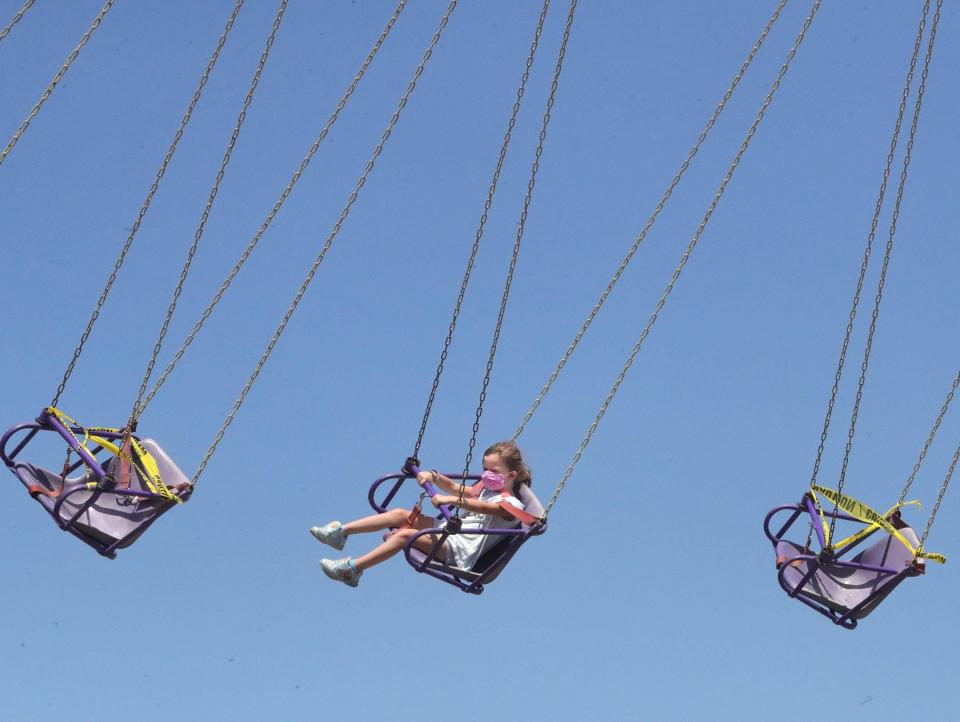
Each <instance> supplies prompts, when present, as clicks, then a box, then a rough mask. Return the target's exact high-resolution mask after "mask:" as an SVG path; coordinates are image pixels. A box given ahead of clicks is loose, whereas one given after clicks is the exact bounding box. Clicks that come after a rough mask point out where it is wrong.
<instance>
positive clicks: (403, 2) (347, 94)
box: [136, 0, 408, 416]
mask: <svg viewBox="0 0 960 722" xmlns="http://www.w3.org/2000/svg"><path fill="white" fill-rule="evenodd" d="M407 2H408V0H400V3H399V4H398V5H397V7H396V9H395V10H394V11H393V15H392V16H391V17H390V20H389V21H388V22H387V25H386V27H384V29H383V31H382V32H381V33H380V36H379V37H378V38H377V41H376V42H375V43H374V45H373V48H372V49H371V50H370V52H369V53H368V54H367V56H366V58H364V60H363V63H361V65H360V69H359V70H358V71H357V74H356V75H355V76H354V77H353V80H352V81H351V82H350V84H349V85H348V86H347V89H346V91H344V93H343V95H342V96H341V97H340V100H339V101H338V102H337V105H336V108H335V109H334V111H333V113H332V114H331V115H330V117H329V118H328V119H327V122H326V124H325V125H324V126H323V129H322V130H321V131H320V134H319V135H318V136H317V138H316V139H315V140H314V142H313V145H312V146H311V147H310V150H309V151H308V152H307V154H306V156H304V158H303V160H302V161H300V165H299V166H298V167H297V169H296V171H294V173H293V175H292V176H291V177H290V180H289V182H288V183H287V185H286V187H284V189H283V191H282V192H281V193H280V196H279V198H278V199H277V201H276V203H274V204H273V208H272V209H271V210H270V212H269V213H268V214H267V217H266V218H265V219H264V221H263V223H262V224H261V225H260V228H258V229H257V232H256V233H255V234H254V236H253V239H252V240H251V241H250V243H249V244H248V245H247V247H246V249H244V251H243V253H242V254H241V255H240V258H239V259H238V260H237V262H236V263H235V264H234V266H233V268H232V269H231V270H230V273H229V274H227V277H226V279H225V280H224V281H223V283H222V284H221V285H220V288H219V289H218V290H217V292H216V294H214V296H213V299H212V300H211V301H210V303H209V304H207V307H206V308H205V309H204V311H203V313H202V314H201V315H200V318H199V319H198V320H197V322H196V323H195V324H194V326H193V328H192V329H191V331H190V333H189V334H188V335H187V337H186V338H185V339H184V341H183V343H181V344H180V347H179V348H178V349H177V352H176V353H175V354H174V356H173V358H172V359H171V361H170V363H168V364H167V366H166V368H164V370H163V373H162V374H160V376H159V377H158V378H157V380H156V382H155V383H154V385H153V388H151V389H150V392H149V393H148V394H147V395H146V397H145V398H144V400H143V403H141V404H140V407H139V408H138V409H137V412H136V414H137V415H138V416H139V415H140V414H142V413H143V412H144V410H145V409H146V408H147V406H149V405H150V402H151V401H153V398H154V397H155V396H156V395H157V392H158V391H159V390H160V387H161V386H163V384H164V382H166V380H167V377H169V376H170V374H171V373H172V372H173V369H174V368H175V367H176V365H177V363H178V362H179V361H180V359H181V358H183V355H184V354H185V353H186V351H187V348H188V347H189V346H190V344H192V343H193V341H194V339H195V338H196V336H197V334H198V333H199V332H200V329H201V328H203V325H204V324H205V323H206V322H207V319H208V318H210V316H211V315H212V314H213V311H214V308H215V307H216V305H217V304H218V303H219V302H220V299H222V298H223V296H224V294H225V293H226V292H227V289H228V288H229V287H230V284H231V283H233V279H234V278H235V277H236V275H237V274H238V273H239V272H240V269H241V268H242V267H243V264H244V263H245V262H246V260H247V258H248V257H249V256H250V254H251V253H253V249H254V248H256V246H257V243H259V241H260V238H261V237H262V236H263V234H264V233H266V231H267V229H268V228H269V227H270V224H271V223H273V219H274V218H275V217H276V216H277V214H278V213H279V212H280V208H281V207H282V206H283V204H284V202H286V200H287V196H289V195H290V193H291V192H292V191H293V188H294V186H296V185H297V182H298V181H299V180H300V177H301V176H302V175H303V173H304V171H305V170H306V169H307V166H308V165H309V164H310V161H311V160H312V159H313V156H314V155H315V154H316V153H317V150H318V149H319V148H320V144H321V143H323V141H324V139H325V138H326V137H327V134H328V133H329V132H330V129H331V128H332V127H333V125H334V123H336V122H337V119H338V118H339V117H340V113H341V112H342V111H343V109H344V108H345V107H346V105H347V101H349V100H350V98H351V96H352V95H353V92H354V90H356V88H357V86H358V85H359V84H360V80H361V79H362V78H363V76H364V75H365V74H366V72H367V68H368V67H369V66H370V64H371V63H372V62H373V59H374V57H376V55H377V52H378V51H379V50H380V47H381V46H382V45H383V43H384V41H385V40H386V39H387V36H388V35H389V34H390V31H391V29H393V26H394V24H395V23H396V22H397V19H398V18H399V17H400V13H401V12H402V11H403V9H404V8H405V7H406V6H407Z"/></svg>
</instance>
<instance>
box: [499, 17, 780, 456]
mask: <svg viewBox="0 0 960 722" xmlns="http://www.w3.org/2000/svg"><path fill="white" fill-rule="evenodd" d="M787 1H788V0H781V2H780V3H779V4H778V5H777V7H776V9H775V10H774V11H773V16H772V17H771V18H770V20H769V21H768V22H767V24H766V27H764V29H763V32H762V33H760V37H759V38H757V41H756V43H754V45H753V48H751V50H750V53H749V54H748V55H747V58H746V60H744V61H743V64H742V65H741V66H740V69H739V70H738V71H737V74H736V76H735V77H734V78H733V81H732V82H731V83H730V85H729V87H728V88H727V90H726V92H725V93H724V94H723V98H722V99H721V100H720V103H719V104H718V105H717V107H716V109H715V110H714V111H713V115H712V116H710V120H708V121H707V124H706V126H704V128H703V130H702V131H701V132H700V135H699V136H698V137H697V140H696V142H695V143H694V144H693V147H692V148H690V150H689V151H688V152H687V157H686V158H685V159H684V161H683V163H681V164H680V168H679V169H678V170H677V172H676V174H675V175H674V176H673V180H671V181H670V184H669V185H668V186H667V189H666V190H665V191H664V193H663V195H662V196H661V197H660V201H659V202H658V203H657V205H656V207H655V208H654V209H653V213H651V214H650V217H649V218H648V219H647V222H646V225H644V227H643V230H641V231H640V235H638V236H637V239H636V241H634V243H633V245H632V246H631V247H630V250H629V251H627V255H626V256H624V258H623V260H622V261H621V262H620V266H619V267H618V268H617V271H616V273H614V274H613V278H611V279H610V282H609V283H608V284H607V287H606V288H605V289H604V290H603V293H601V294H600V298H599V300H598V301H597V303H596V304H595V305H594V307H593V309H592V310H591V311H590V314H589V315H588V316H587V318H586V320H585V321H584V322H583V324H582V325H581V326H580V330H579V331H577V333H576V335H575V336H574V337H573V341H571V342H570V345H569V346H568V347H567V350H566V351H565V352H564V354H563V356H562V357H561V358H560V362H559V363H558V364H557V367H556V368H555V369H554V370H553V373H551V374H550V378H548V379H547V382H546V383H545V384H544V385H543V388H541V389H540V393H539V394H537V398H536V399H534V401H533V404H532V405H531V406H530V409H529V410H528V411H527V413H526V414H525V415H524V417H523V419H522V420H521V421H520V425H519V426H517V430H516V431H514V432H513V440H514V441H516V440H517V439H519V438H520V435H521V434H522V433H523V432H524V430H525V429H526V428H527V424H528V423H529V422H530V419H531V418H533V414H534V413H535V412H536V410H537V409H538V408H539V407H540V404H541V403H542V402H543V399H544V397H546V395H547V393H548V392H549V391H550V389H551V388H552V387H553V383H554V382H555V381H556V380H557V377H558V376H559V375H560V372H561V371H562V370H563V367H564V366H566V365H567V361H569V360H570V357H571V356H572V355H573V352H574V350H575V349H576V348H577V346H578V345H579V343H580V340H581V339H582V338H583V336H584V334H586V332H587V329H588V328H590V324H592V323H593V320H594V318H596V316H597V314H598V313H599V312H600V308H601V307H602V306H603V304H604V303H605V302H606V300H607V297H608V296H609V295H610V292H611V291H613V287H614V286H616V285H617V282H618V281H619V280H620V276H622V275H623V272H624V271H625V270H626V269H627V266H628V265H630V261H631V260H633V257H634V255H635V254H636V252H637V249H639V248H640V244H641V243H642V242H643V240H644V239H645V238H646V237H647V233H648V232H649V231H650V229H651V228H652V227H653V224H654V223H655V222H656V220H657V218H658V217H659V215H660V212H661V211H662V210H663V208H664V206H666V204H667V201H668V200H669V199H670V196H671V195H673V191H674V189H675V188H676V187H677V184H679V183H680V179H681V178H682V177H683V174H684V173H685V172H686V170H687V168H688V167H689V166H690V163H691V162H692V161H693V158H694V156H695V155H696V154H697V152H698V151H699V150H700V146H701V145H703V142H704V141H705V140H706V139H707V135H708V134H709V133H710V130H711V129H712V128H713V126H714V124H715V123H716V122H717V118H719V117H720V113H722V112H723V109H724V108H725V107H726V105H727V101H728V100H730V96H732V95H733V91H734V90H735V89H736V87H737V86H738V85H739V84H740V80H741V79H742V78H743V76H744V74H745V73H746V72H747V68H749V67H750V64H751V63H752V62H753V58H754V56H755V55H756V54H757V52H758V51H759V50H760V46H761V45H763V42H764V40H766V38H767V35H768V34H769V33H770V30H771V29H772V28H773V25H774V23H776V21H777V18H779V17H780V13H781V12H782V11H783V8H784V6H786V4H787Z"/></svg>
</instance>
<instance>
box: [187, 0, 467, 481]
mask: <svg viewBox="0 0 960 722" xmlns="http://www.w3.org/2000/svg"><path fill="white" fill-rule="evenodd" d="M457 2H458V0H450V4H449V5H448V6H447V9H446V12H445V13H444V14H443V17H442V18H441V20H440V25H439V27H438V28H437V31H436V32H435V33H434V34H433V37H432V38H431V40H430V44H429V45H428V46H427V49H426V51H425V52H424V54H423V58H422V59H421V60H420V64H419V65H418V66H417V69H416V71H415V72H414V74H413V77H412V78H411V79H410V82H409V83H408V84H407V89H406V91H405V92H404V94H403V97H402V98H400V102H399V103H398V104H397V108H396V110H395V111H394V112H393V115H392V116H391V117H390V122H389V123H388V124H387V127H386V130H384V131H383V135H382V136H381V137H380V142H379V143H377V146H376V148H374V150H373V154H372V155H371V156H370V160H368V161H367V164H366V166H365V167H364V170H363V173H362V174H361V175H360V178H359V180H358V181H357V184H356V186H355V187H354V189H353V191H352V192H351V193H350V196H349V197H348V198H347V203H346V205H345V206H344V207H343V210H342V211H341V212H340V217H339V218H338V219H337V222H336V223H335V224H334V225H333V229H332V230H331V231H330V235H329V236H327V240H326V241H325V242H324V244H323V247H322V248H321V249H320V253H319V255H318V256H317V258H316V260H314V262H313V265H312V266H311V267H310V270H309V272H308V273H307V275H306V278H304V280H303V283H302V284H301V285H300V288H299V289H298V290H297V294H296V296H294V298H293V302H292V303H291V304H290V307H289V308H288V309H287V312H286V313H285V314H284V316H283V319H282V320H281V321H280V325H279V326H277V329H276V331H274V333H273V337H272V338H271V339H270V342H269V343H268V344H267V348H266V349H265V350H264V352H263V354H262V355H261V356H260V360H259V361H258V362H257V365H256V367H255V368H254V370H253V373H252V374H251V375H250V378H249V379H248V380H247V383H246V384H245V385H244V387H243V390H242V391H241V392H240V396H239V398H237V400H236V401H235V402H234V404H233V408H232V409H231V410H230V413H229V414H228V415H227V418H226V420H225V421H224V422H223V426H221V427H220V431H218V432H217V435H216V437H215V438H214V440H213V443H212V444H211V445H210V448H209V449H208V450H207V453H206V454H205V455H204V457H203V459H202V460H201V461H200V465H199V466H198V467H197V471H196V473H195V474H194V475H193V479H192V482H193V484H196V483H197V481H198V480H199V479H200V475H201V474H202V473H203V470H204V469H205V468H206V466H207V463H209V461H210V457H212V456H213V453H214V452H215V451H216V449H217V445H218V444H219V443H220V440H221V439H222V438H223V435H224V434H225V433H226V431H227V428H228V427H229V426H230V424H231V423H233V418H234V416H236V413H237V411H238V410H239V409H240V406H241V405H242V404H243V402H244V400H245V399H246V397H247V394H248V393H249V392H250V388H251V387H252V386H253V383H254V381H256V379H257V376H259V375H260V371H261V370H262V369H263V367H264V364H266V362H267V359H268V358H269V357H270V354H271V352H272V351H273V348H274V346H276V344H277V341H278V340H279V339H280V335H281V334H282V333H283V330H284V329H285V328H286V326H287V323H288V322H289V321H290V318H291V316H293V313H294V311H296V309H297V306H298V305H299V304H300V300H301V299H302V298H303V295H304V293H306V291H307V288H308V287H309V286H310V282H311V281H312V280H313V277H314V275H315V274H316V272H317V269H318V268H319V267H320V264H321V263H323V259H324V258H325V257H326V255H327V251H328V250H329V249H330V246H332V245H333V241H334V239H335V238H336V237H337V234H338V233H339V232H340V228H341V227H342V226H343V223H344V221H345V220H346V219H347V216H348V215H349V214H350V209H351V208H352V207H353V204H354V202H355V201H356V200H357V197H358V196H359V195H360V190H361V189H362V188H363V186H364V184H365V183H366V182H367V177H368V176H369V175H370V173H371V171H372V170H373V168H374V166H375V165H376V162H377V158H378V157H379V156H380V153H381V152H382V151H383V148H384V146H385V145H386V143H387V140H389V138H390V135H391V133H393V129H394V126H396V124H397V121H398V120H400V114H401V113H402V112H403V109H404V107H406V105H407V101H408V100H409V99H410V96H411V95H412V94H413V91H414V89H415V88H416V87H417V81H418V80H419V79H420V76H421V75H422V74H423V71H424V68H426V65H427V63H428V62H429V60H430V57H431V56H432V55H433V50H434V48H435V47H436V45H437V43H438V42H439V41H440V36H441V34H442V33H443V31H444V28H446V27H447V22H448V21H449V19H450V15H451V14H452V13H453V11H454V9H455V8H456V7H457Z"/></svg>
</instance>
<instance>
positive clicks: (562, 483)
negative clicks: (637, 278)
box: [543, 0, 823, 519]
mask: <svg viewBox="0 0 960 722" xmlns="http://www.w3.org/2000/svg"><path fill="white" fill-rule="evenodd" d="M822 1H823V0H814V3H813V5H812V7H811V8H810V13H809V14H808V15H807V18H806V20H805V21H804V23H803V27H802V28H801V30H800V33H799V35H797V38H796V40H795V41H794V43H793V47H792V48H791V49H790V52H789V53H788V54H787V58H786V60H785V61H784V63H783V66H782V67H781V68H780V71H779V72H778V73H777V77H776V79H775V80H774V81H773V84H772V85H771V86H770V90H769V91H768V92H767V95H766V97H765V98H764V99H763V103H762V104H761V105H760V110H759V111H757V115H756V117H755V118H754V120H753V124H752V125H751V126H750V129H749V130H748V131H747V135H746V137H745V138H744V139H743V142H742V143H741V144H740V148H739V149H738V150H737V154H736V156H735V157H734V159H733V162H732V163H731V164H730V167H729V168H728V169H727V172H726V174H725V175H724V177H723V180H722V181H721V182H720V186H719V187H718V188H717V192H716V193H715V194H714V196H713V200H712V201H711V202H710V206H709V208H707V212H706V213H705V214H704V216H703V218H702V220H701V221H700V225H699V226H697V230H696V232H695V233H694V235H693V239H692V240H691V241H690V244H689V245H688V246H687V249H686V250H685V251H684V253H683V255H682V256H681V257H680V263H679V265H678V266H677V267H676V269H675V270H674V272H673V276H672V277H671V279H670V282H669V283H668V284H667V286H666V288H665V289H664V292H663V294H662V295H661V296H660V299H659V300H658V301H657V305H656V307H655V308H654V310H653V313H652V314H651V315H650V318H649V319H648V320H647V325H646V326H645V327H644V329H643V331H642V332H641V334H640V337H639V338H638V339H637V342H636V344H635V345H634V347H633V350H632V351H631V353H630V356H629V358H627V361H626V363H625V364H624V365H623V368H622V369H621V371H620V374H619V375H618V376H617V379H616V381H614V383H613V386H612V387H611V388H610V391H609V392H608V393H607V396H606V398H605V399H604V400H603V404H602V405H601V406H600V410H599V411H598V412H597V415H596V417H595V418H594V420H593V422H592V423H591V424H590V427H589V429H587V433H586V436H584V438H583V440H582V441H581V442H580V446H579V448H578V449H577V452H576V453H575V454H574V456H573V460H572V461H571V462H570V464H569V465H568V466H567V468H566V470H565V471H564V472H563V476H562V477H561V479H560V482H559V483H558V484H557V487H556V489H554V491H553V495H552V496H551V498H550V501H549V503H548V504H547V506H546V509H545V510H544V513H543V518H544V519H546V518H547V517H548V516H549V514H550V511H551V509H553V507H554V505H555V504H556V503H557V499H558V498H559V497H560V494H561V493H562V492H563V489H564V487H565V486H566V483H567V480H568V479H569V478H570V476H571V474H573V470H574V467H575V466H576V465H577V462H579V461H580V457H581V456H583V452H584V451H585V450H586V448H587V445H588V444H589V443H590V439H591V438H592V437H593V434H594V432H595V431H596V430H597V426H599V425H600V420H601V419H602V418H603V416H604V414H606V412H607V409H608V408H609V406H610V403H611V402H612V401H613V398H614V396H616V394H617V391H618V390H619V389H620V385H621V384H622V383H623V380H624V379H625V378H626V376H627V372H628V371H629V370H630V367H631V366H632V365H633V362H634V359H636V357H637V354H638V353H639V352H640V348H641V347H642V346H643V342H644V341H645V340H646V338H647V336H648V335H649V334H650V330H651V329H652V328H653V325H654V324H655V323H656V321H657V318H658V316H659V314H660V311H661V310H662V309H663V306H664V304H665V303H666V301H667V298H668V297H669V295H670V293H671V291H673V287H674V286H675V285H676V283H677V280H678V279H679V278H680V274H681V273H682V272H683V269H684V267H685V266H686V264H687V261H688V260H689V258H690V254H691V253H693V251H694V249H695V248H696V245H697V241H699V240H700V236H701V235H702V234H703V231H704V229H705V228H706V227H707V223H709V222H710V218H711V217H712V216H713V212H714V210H716V208H717V205H718V204H719V203H720V199H721V198H722V197H723V194H724V192H725V191H726V189H727V184H728V183H729V182H730V179H731V178H732V177H733V174H734V172H735V171H736V169H737V167H738V166H739V165H740V161H741V159H742V158H743V155H744V153H746V151H747V147H748V146H749V145H750V141H751V140H752V139H753V136H754V134H755V133H756V132H757V128H758V127H759V126H760V122H761V121H762V120H763V117H764V115H765V114H766V112H767V108H768V107H769V106H770V103H771V102H772V101H773V96H774V94H775V93H776V92H777V89H778V88H779V87H780V83H781V82H782V81H783V78H784V76H785V75H786V73H787V70H788V69H789V68H790V64H791V63H792V62H793V58H794V57H795V56H796V54H797V50H798V49H799V48H800V44H801V43H802V42H803V39H804V37H806V34H807V30H808V29H809V28H810V24H811V23H812V22H813V18H814V16H815V15H816V14H817V10H819V9H820V3H821V2H822Z"/></svg>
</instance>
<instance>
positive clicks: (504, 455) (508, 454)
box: [483, 441, 533, 486]
mask: <svg viewBox="0 0 960 722" xmlns="http://www.w3.org/2000/svg"><path fill="white" fill-rule="evenodd" d="M490 454H499V455H500V458H501V459H503V463H504V464H506V465H507V468H508V469H509V470H510V471H515V472H517V478H516V480H515V483H517V484H526V485H527V486H530V485H531V484H532V483H533V474H531V473H530V467H529V466H527V462H525V461H524V460H523V453H522V452H521V451H520V447H519V446H517V445H516V444H515V443H514V442H513V441H498V442H497V443H495V444H492V445H491V446H490V448H488V449H487V450H486V451H484V452H483V455H484V456H489V455H490Z"/></svg>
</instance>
